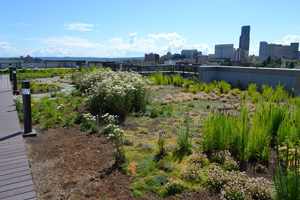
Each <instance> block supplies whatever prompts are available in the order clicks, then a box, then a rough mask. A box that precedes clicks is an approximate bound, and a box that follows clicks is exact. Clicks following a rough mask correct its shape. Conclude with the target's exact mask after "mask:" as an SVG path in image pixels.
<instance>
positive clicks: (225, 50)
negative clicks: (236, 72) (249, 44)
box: [214, 44, 234, 60]
mask: <svg viewBox="0 0 300 200" xmlns="http://www.w3.org/2000/svg"><path fill="white" fill-rule="evenodd" d="M233 57H234V48H233V44H218V45H215V58H214V59H215V60H225V59H227V58H228V59H230V60H233Z"/></svg>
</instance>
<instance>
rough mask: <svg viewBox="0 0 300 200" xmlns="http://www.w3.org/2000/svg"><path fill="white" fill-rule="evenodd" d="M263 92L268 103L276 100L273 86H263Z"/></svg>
mask: <svg viewBox="0 0 300 200" xmlns="http://www.w3.org/2000/svg"><path fill="white" fill-rule="evenodd" d="M261 90H262V96H263V97H264V99H265V100H266V101H272V99H273V98H274V97H273V96H274V89H273V87H272V86H269V85H265V84H263V85H262V87H261Z"/></svg>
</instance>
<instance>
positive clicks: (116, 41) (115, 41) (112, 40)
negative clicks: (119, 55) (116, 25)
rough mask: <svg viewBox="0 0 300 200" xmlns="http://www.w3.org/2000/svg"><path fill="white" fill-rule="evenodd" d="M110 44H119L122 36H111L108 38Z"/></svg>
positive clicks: (121, 41)
mask: <svg viewBox="0 0 300 200" xmlns="http://www.w3.org/2000/svg"><path fill="white" fill-rule="evenodd" d="M109 42H110V43H111V44H115V45H120V44H122V43H123V40H122V38H112V39H110V40H109Z"/></svg>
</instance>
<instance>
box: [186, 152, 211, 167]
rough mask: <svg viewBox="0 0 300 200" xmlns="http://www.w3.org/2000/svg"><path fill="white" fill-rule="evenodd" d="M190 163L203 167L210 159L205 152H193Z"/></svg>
mask: <svg viewBox="0 0 300 200" xmlns="http://www.w3.org/2000/svg"><path fill="white" fill-rule="evenodd" d="M189 164H193V165H196V166H199V167H201V168H202V167H205V166H207V165H208V164H209V160H208V159H207V156H206V155H205V154H193V155H191V156H190V159H189Z"/></svg>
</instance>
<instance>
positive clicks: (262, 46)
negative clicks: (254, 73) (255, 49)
mask: <svg viewBox="0 0 300 200" xmlns="http://www.w3.org/2000/svg"><path fill="white" fill-rule="evenodd" d="M267 44H268V43H267V42H260V44H259V58H260V59H261V60H263V59H265V57H266V48H267Z"/></svg>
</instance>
